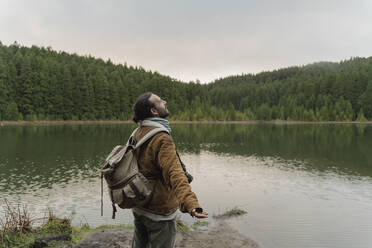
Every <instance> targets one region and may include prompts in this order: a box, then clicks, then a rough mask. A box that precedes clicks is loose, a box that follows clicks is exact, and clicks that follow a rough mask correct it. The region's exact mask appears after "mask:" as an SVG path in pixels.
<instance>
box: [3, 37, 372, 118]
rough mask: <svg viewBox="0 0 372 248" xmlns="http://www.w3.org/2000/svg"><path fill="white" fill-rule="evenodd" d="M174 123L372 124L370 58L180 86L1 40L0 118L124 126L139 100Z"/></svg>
mask: <svg viewBox="0 0 372 248" xmlns="http://www.w3.org/2000/svg"><path fill="white" fill-rule="evenodd" d="M146 91H152V92H154V93H156V94H158V95H160V96H161V97H163V98H165V99H166V100H167V102H168V108H169V109H170V111H171V113H172V115H171V119H173V120H277V119H279V120H304V121H353V120H359V121H364V120H372V57H370V58H351V59H349V60H345V61H341V62H340V63H330V62H321V63H314V64H310V65H306V66H296V67H290V68H285V69H280V70H275V71H271V72H262V73H258V74H246V75H237V76H230V77H226V78H222V79H217V80H215V81H214V82H211V83H209V84H200V83H198V82H188V83H185V82H181V81H179V80H176V79H173V78H171V77H169V76H164V75H161V74H159V73H158V72H156V71H155V72H152V71H148V70H145V69H144V68H142V67H133V66H128V65H127V64H114V63H112V61H110V60H107V61H104V60H102V59H97V58H94V57H91V56H79V55H77V54H68V53H66V52H63V51H55V50H53V49H51V48H50V47H47V48H45V47H37V46H32V47H25V46H21V45H19V44H17V43H14V44H12V45H9V46H6V45H3V44H2V43H1V42H0V120H30V121H34V120H128V119H131V116H132V105H133V103H134V101H135V99H136V97H137V96H138V95H140V94H141V93H143V92H146Z"/></svg>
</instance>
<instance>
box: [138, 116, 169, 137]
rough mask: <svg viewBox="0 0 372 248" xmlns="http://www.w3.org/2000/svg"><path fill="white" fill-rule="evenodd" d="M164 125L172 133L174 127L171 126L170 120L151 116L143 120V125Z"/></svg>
mask: <svg viewBox="0 0 372 248" xmlns="http://www.w3.org/2000/svg"><path fill="white" fill-rule="evenodd" d="M159 124H160V125H162V126H163V127H165V129H167V130H168V132H169V133H170V132H171V131H172V129H171V128H170V126H169V121H168V120H166V119H164V118H160V117H149V118H146V119H144V120H143V121H141V125H142V126H159Z"/></svg>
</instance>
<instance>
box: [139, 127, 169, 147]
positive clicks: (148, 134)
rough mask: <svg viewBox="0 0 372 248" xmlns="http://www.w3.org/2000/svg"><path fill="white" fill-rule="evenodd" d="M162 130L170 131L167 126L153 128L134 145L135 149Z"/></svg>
mask: <svg viewBox="0 0 372 248" xmlns="http://www.w3.org/2000/svg"><path fill="white" fill-rule="evenodd" d="M160 132H167V133H169V132H168V130H167V129H166V128H165V127H157V128H154V129H152V130H151V131H150V132H148V133H147V134H146V135H145V136H143V137H142V139H140V140H139V141H138V142H137V144H136V145H135V146H134V147H133V149H134V150H136V149H137V148H138V147H140V146H141V145H142V144H143V143H145V142H146V141H147V140H148V139H150V138H151V137H152V136H154V135H155V134H157V133H160Z"/></svg>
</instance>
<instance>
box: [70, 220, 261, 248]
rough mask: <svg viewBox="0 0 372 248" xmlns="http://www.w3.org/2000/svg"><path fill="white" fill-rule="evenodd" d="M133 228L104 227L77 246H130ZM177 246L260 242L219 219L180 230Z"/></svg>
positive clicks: (221, 247) (219, 247)
mask: <svg viewBox="0 0 372 248" xmlns="http://www.w3.org/2000/svg"><path fill="white" fill-rule="evenodd" d="M132 237H133V230H131V229H102V230H98V231H96V232H95V233H93V234H92V235H91V236H89V237H87V238H86V239H85V240H83V241H82V242H81V243H80V244H79V245H77V246H75V248H109V247H110V248H130V247H131V242H132ZM175 247H176V248H181V247H182V248H212V247H213V248H238V247H239V248H240V247H246V248H258V247H259V246H258V244H257V243H256V242H254V241H253V240H251V239H248V238H247V237H245V236H243V235H241V234H240V233H238V232H237V231H236V230H234V229H233V228H232V227H231V226H229V225H228V224H227V223H226V222H225V221H223V220H218V221H216V222H214V223H213V224H210V225H209V226H208V227H204V228H203V229H200V230H198V231H189V232H178V233H177V236H176V246H175Z"/></svg>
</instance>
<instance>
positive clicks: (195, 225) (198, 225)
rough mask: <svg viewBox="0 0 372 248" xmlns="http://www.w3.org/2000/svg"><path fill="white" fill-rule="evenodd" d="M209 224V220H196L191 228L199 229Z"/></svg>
mask: <svg viewBox="0 0 372 248" xmlns="http://www.w3.org/2000/svg"><path fill="white" fill-rule="evenodd" d="M208 225H209V222H208V221H202V220H198V221H196V222H194V224H192V225H191V228H192V229H194V230H199V228H201V227H203V226H208Z"/></svg>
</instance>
